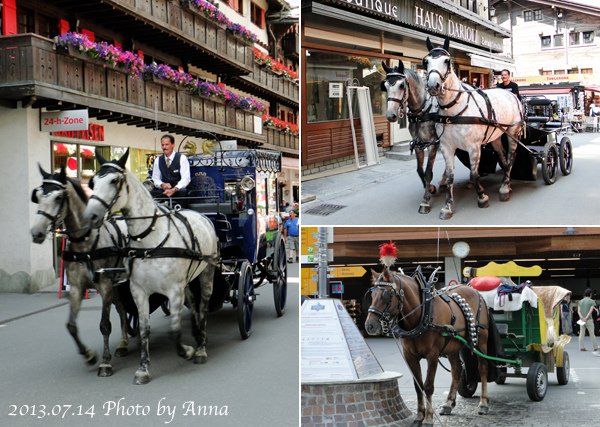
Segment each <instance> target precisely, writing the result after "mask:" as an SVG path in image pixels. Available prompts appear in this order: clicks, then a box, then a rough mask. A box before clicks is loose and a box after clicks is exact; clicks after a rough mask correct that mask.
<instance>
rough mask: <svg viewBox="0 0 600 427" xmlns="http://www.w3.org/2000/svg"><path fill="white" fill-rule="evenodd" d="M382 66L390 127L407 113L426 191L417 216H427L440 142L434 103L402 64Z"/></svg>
mask: <svg viewBox="0 0 600 427" xmlns="http://www.w3.org/2000/svg"><path fill="white" fill-rule="evenodd" d="M381 64H382V66H383V69H384V71H385V73H386V76H385V80H384V81H383V82H381V90H383V91H386V92H387V95H388V96H387V111H386V117H387V119H388V121H389V122H390V123H394V122H396V121H397V120H398V118H400V117H402V115H404V113H405V112H406V115H407V118H408V130H409V132H410V136H411V137H412V141H411V143H410V144H411V150H412V149H414V150H415V155H416V158H417V173H418V174H419V177H420V178H421V182H422V183H423V187H424V188H425V194H424V195H423V200H422V201H421V204H420V205H419V213H422V214H428V213H429V212H430V211H431V203H430V202H431V195H432V194H435V192H436V188H435V185H433V184H431V181H432V180H433V165H434V164H435V157H436V154H437V151H438V146H439V140H438V138H437V135H436V133H435V123H434V122H433V121H432V120H431V117H430V116H431V114H434V113H437V99H436V98H435V97H432V96H430V95H429V93H428V92H427V90H426V87H425V82H424V81H423V79H421V77H419V75H418V74H417V73H415V72H414V71H412V70H410V69H407V70H405V69H404V64H403V63H402V61H400V65H398V66H396V67H394V68H390V67H388V66H387V64H386V63H385V62H382V63H381ZM407 107H408V111H406V108H407ZM426 149H428V150H429V154H428V155H427V168H426V169H425V170H424V169H423V164H424V163H425V150H426ZM444 181H445V179H442V182H441V183H440V186H441V185H442V183H443V182H444Z"/></svg>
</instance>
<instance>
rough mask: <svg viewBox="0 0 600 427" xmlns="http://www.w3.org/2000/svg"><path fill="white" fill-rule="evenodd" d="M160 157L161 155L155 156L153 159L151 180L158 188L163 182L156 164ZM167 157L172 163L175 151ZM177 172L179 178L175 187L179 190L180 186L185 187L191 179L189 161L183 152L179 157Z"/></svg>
mask: <svg viewBox="0 0 600 427" xmlns="http://www.w3.org/2000/svg"><path fill="white" fill-rule="evenodd" d="M161 157H162V156H157V157H156V159H154V166H153V167H152V181H153V182H154V185H155V186H156V187H158V188H160V186H161V184H162V183H163V181H162V176H161V173H160V168H159V166H158V161H159V159H160V158H161ZM168 158H169V159H170V161H171V163H173V160H174V159H175V151H173V152H172V153H171V155H170V156H169V157H168ZM165 160H166V159H165ZM179 173H180V174H181V180H180V181H179V182H178V183H177V185H176V187H177V189H178V190H181V189H182V188H185V187H187V186H188V184H189V183H190V181H191V178H190V163H189V162H188V159H187V157H186V156H185V155H184V154H182V155H181V157H180V158H179Z"/></svg>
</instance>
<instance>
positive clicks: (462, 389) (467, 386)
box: [458, 367, 478, 397]
mask: <svg viewBox="0 0 600 427" xmlns="http://www.w3.org/2000/svg"><path fill="white" fill-rule="evenodd" d="M477 384H478V382H477V381H471V382H469V381H468V379H467V371H466V370H465V368H464V367H463V369H462V371H461V373H460V380H459V381H458V394H460V395H461V396H462V397H473V395H474V394H475V391H477Z"/></svg>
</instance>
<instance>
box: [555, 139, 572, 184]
mask: <svg viewBox="0 0 600 427" xmlns="http://www.w3.org/2000/svg"><path fill="white" fill-rule="evenodd" d="M558 159H559V164H560V171H561V173H562V174H563V175H569V174H570V173H571V171H572V170H573V144H571V140H570V139H569V138H568V137H566V136H565V137H563V138H562V139H561V140H560V147H559V148H558Z"/></svg>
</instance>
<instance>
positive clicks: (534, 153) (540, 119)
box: [456, 97, 573, 185]
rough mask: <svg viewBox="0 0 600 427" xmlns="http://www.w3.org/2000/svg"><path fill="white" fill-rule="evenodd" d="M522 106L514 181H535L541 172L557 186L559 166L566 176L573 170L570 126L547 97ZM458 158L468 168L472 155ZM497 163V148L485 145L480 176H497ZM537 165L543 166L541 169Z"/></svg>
mask: <svg viewBox="0 0 600 427" xmlns="http://www.w3.org/2000/svg"><path fill="white" fill-rule="evenodd" d="M523 104H524V107H525V112H526V118H525V121H526V126H525V130H524V132H523V135H522V136H521V140H520V141H519V144H518V145H517V151H516V157H515V163H514V165H513V168H512V171H511V178H512V179H519V180H524V181H535V180H537V177H538V170H539V169H541V173H542V178H543V179H544V182H545V183H546V184H548V185H551V184H554V182H555V181H556V177H557V175H558V168H559V167H560V171H561V172H562V174H563V175H569V174H570V173H571V171H572V169H573V145H572V143H571V139H570V138H569V137H568V136H567V133H568V132H569V131H570V130H571V124H570V123H569V122H568V121H567V120H565V118H564V116H563V114H562V112H561V111H559V109H558V106H557V102H556V101H554V100H550V99H547V98H544V97H534V98H525V99H524V102H523ZM505 138H506V136H503V139H505ZM505 147H506V146H505ZM456 155H457V157H458V159H459V160H460V161H461V163H463V164H464V165H465V166H467V167H469V165H470V163H469V156H468V154H467V153H466V152H465V151H462V150H457V153H456ZM498 164H499V159H498V155H497V154H496V152H495V151H494V149H493V148H492V147H491V146H490V145H484V146H482V148H481V161H480V164H479V172H480V174H482V175H485V174H490V173H495V172H496V169H497V167H498ZM538 165H541V167H540V168H538Z"/></svg>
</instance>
